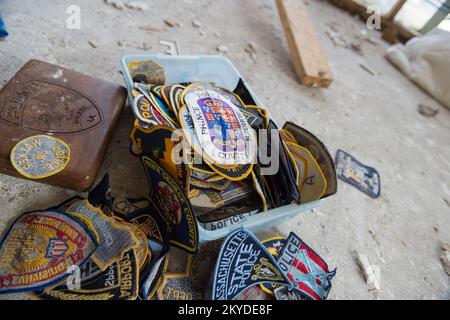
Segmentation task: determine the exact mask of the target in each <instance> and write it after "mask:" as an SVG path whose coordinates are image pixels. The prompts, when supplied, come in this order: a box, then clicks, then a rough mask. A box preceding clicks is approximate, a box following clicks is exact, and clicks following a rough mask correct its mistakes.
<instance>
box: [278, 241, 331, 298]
mask: <svg viewBox="0 0 450 320" xmlns="http://www.w3.org/2000/svg"><path fill="white" fill-rule="evenodd" d="M277 261H278V265H279V267H280V270H281V271H282V272H283V274H284V275H285V276H286V277H287V278H288V279H289V281H290V283H291V285H292V286H293V288H294V289H296V290H297V291H298V292H300V293H301V294H302V295H304V296H305V297H306V298H308V299H312V300H325V299H326V298H327V297H328V294H329V292H330V290H331V279H333V277H334V276H335V274H336V270H334V271H331V272H330V270H329V269H328V265H327V264H326V262H325V261H324V260H323V259H322V258H321V257H320V256H319V255H318V254H317V253H315V252H314V251H313V250H312V249H311V248H310V247H309V246H308V245H306V244H305V243H304V242H303V241H302V240H301V239H300V238H299V237H298V236H297V235H296V234H294V233H291V234H290V235H289V237H288V239H287V240H286V244H285V245H284V247H283V249H282V250H281V252H280V254H279V256H278V259H277Z"/></svg>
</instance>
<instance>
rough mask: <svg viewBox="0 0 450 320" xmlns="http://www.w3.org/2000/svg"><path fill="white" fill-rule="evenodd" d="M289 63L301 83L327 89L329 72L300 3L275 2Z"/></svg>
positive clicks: (307, 16)
mask: <svg viewBox="0 0 450 320" xmlns="http://www.w3.org/2000/svg"><path fill="white" fill-rule="evenodd" d="M276 4H277V8H278V12H279V14H280V18H281V23H282V25H283V28H284V31H285V33H286V38H287V42H288V45H289V50H290V52H291V57H292V62H293V64H294V68H295V71H296V73H297V76H298V77H299V79H300V83H301V84H302V85H305V86H312V87H321V88H328V87H329V86H330V85H331V83H332V82H333V78H332V76H331V70H330V67H329V65H328V61H327V58H326V56H325V53H324V51H323V49H322V47H321V45H320V43H319V38H318V37H317V34H316V32H315V30H314V27H313V25H312V23H311V20H310V18H309V15H308V12H307V10H306V8H305V6H304V5H303V1H302V0H276Z"/></svg>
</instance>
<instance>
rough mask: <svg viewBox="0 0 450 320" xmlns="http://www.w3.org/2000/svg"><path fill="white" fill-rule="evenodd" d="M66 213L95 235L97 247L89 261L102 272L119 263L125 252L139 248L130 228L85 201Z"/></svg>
mask: <svg viewBox="0 0 450 320" xmlns="http://www.w3.org/2000/svg"><path fill="white" fill-rule="evenodd" d="M67 211H68V213H70V214H72V215H74V216H76V217H77V218H79V219H81V220H82V221H84V222H85V223H86V224H88V225H89V226H90V227H91V228H92V230H94V231H95V232H96V233H97V235H98V237H99V246H98V248H97V250H95V252H94V254H93V255H92V257H91V259H92V260H93V261H94V262H95V263H96V264H97V265H98V266H99V267H100V269H102V270H106V269H107V268H108V267H109V266H110V265H111V264H112V263H114V262H116V261H120V259H122V255H123V254H124V253H125V252H127V251H129V250H130V249H135V248H136V247H137V246H139V240H138V239H137V238H136V236H135V234H134V232H133V229H132V227H131V226H129V225H127V224H124V223H120V222H117V221H115V220H114V218H113V217H109V216H107V215H105V214H104V213H103V212H102V211H101V210H100V209H98V208H95V207H93V206H92V205H90V204H89V202H88V201H87V200H84V201H80V202H77V203H75V204H73V205H72V206H71V207H70V208H69V209H68V210H67Z"/></svg>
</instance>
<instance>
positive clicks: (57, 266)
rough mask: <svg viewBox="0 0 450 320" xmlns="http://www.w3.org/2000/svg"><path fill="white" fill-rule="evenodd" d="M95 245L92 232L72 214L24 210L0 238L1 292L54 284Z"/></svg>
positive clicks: (81, 260) (85, 256)
mask: <svg viewBox="0 0 450 320" xmlns="http://www.w3.org/2000/svg"><path fill="white" fill-rule="evenodd" d="M96 248H97V239H96V237H95V235H94V234H92V232H91V231H90V230H89V228H88V227H87V226H86V225H85V224H84V223H83V222H82V221H80V220H79V219H77V218H75V217H72V216H70V215H68V214H65V213H62V212H57V211H43V212H31V213H25V214H23V215H21V216H20V217H19V218H18V219H17V220H16V221H15V222H14V223H13V224H12V226H11V227H10V228H9V230H8V231H7V232H6V234H5V236H4V237H3V239H2V240H1V241H0V293H1V294H4V293H14V292H26V291H34V290H39V289H42V288H45V287H49V286H51V285H53V284H56V283H58V282H60V281H61V280H62V279H64V278H65V277H66V276H67V274H66V272H67V270H68V269H69V268H70V267H72V266H78V267H81V266H82V265H83V264H84V263H85V262H86V261H87V260H88V259H89V257H90V256H91V254H92V253H93V252H94V251H95V250H96Z"/></svg>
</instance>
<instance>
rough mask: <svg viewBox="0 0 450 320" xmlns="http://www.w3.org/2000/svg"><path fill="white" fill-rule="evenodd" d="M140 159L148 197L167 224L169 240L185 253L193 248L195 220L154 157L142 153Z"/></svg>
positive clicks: (169, 177)
mask: <svg viewBox="0 0 450 320" xmlns="http://www.w3.org/2000/svg"><path fill="white" fill-rule="evenodd" d="M142 163H143V165H144V169H145V171H146V173H147V178H148V181H149V184H150V198H151V199H152V200H153V202H154V204H155V205H156V206H157V208H158V209H159V212H161V214H162V215H163V216H164V218H165V219H166V221H167V222H168V224H169V229H170V230H171V241H170V242H171V244H172V245H174V246H176V247H178V248H180V249H182V250H185V251H187V252H189V253H195V252H197V246H198V226H197V220H196V219H195V216H194V213H193V211H192V208H191V204H190V202H189V200H188V199H187V197H186V195H185V193H184V191H183V190H182V189H181V187H180V186H179V185H178V184H177V182H176V181H175V180H174V178H172V176H171V175H170V174H169V173H168V172H167V171H166V170H165V169H163V168H162V167H161V166H159V165H158V164H157V163H156V162H155V161H153V160H152V159H150V158H149V157H142Z"/></svg>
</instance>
